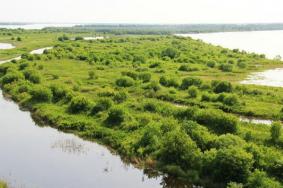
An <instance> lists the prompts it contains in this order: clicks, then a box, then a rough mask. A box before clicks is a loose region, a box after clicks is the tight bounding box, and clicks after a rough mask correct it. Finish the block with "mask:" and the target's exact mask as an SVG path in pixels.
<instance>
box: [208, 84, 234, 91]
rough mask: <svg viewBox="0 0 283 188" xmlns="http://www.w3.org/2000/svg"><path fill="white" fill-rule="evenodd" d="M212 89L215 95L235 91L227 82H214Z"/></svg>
mask: <svg viewBox="0 0 283 188" xmlns="http://www.w3.org/2000/svg"><path fill="white" fill-rule="evenodd" d="M212 88H213V91H214V92H215V93H223V92H227V93H229V92H232V90H233V87H232V84H231V83H230V82H227V81H214V82H212Z"/></svg>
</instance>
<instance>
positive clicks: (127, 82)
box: [116, 77, 134, 87]
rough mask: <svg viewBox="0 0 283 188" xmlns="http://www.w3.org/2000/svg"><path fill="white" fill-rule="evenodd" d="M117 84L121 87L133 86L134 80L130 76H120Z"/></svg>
mask: <svg viewBox="0 0 283 188" xmlns="http://www.w3.org/2000/svg"><path fill="white" fill-rule="evenodd" d="M116 85H117V86H119V87H131V86H133V85H134V80H133V79H132V78H128V77H123V78H119V79H118V80H116Z"/></svg>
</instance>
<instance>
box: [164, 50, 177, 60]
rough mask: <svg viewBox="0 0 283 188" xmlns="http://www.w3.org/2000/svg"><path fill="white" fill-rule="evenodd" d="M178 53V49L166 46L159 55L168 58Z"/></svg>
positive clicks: (172, 57)
mask: <svg viewBox="0 0 283 188" xmlns="http://www.w3.org/2000/svg"><path fill="white" fill-rule="evenodd" d="M178 55H179V53H178V51H177V50H176V49H174V48H166V49H165V50H163V51H162V52H161V57H169V58H170V59H174V58H176V57H177V56H178Z"/></svg>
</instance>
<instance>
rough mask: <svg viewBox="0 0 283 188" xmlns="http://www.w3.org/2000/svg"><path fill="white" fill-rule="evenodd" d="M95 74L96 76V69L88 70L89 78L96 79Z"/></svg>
mask: <svg viewBox="0 0 283 188" xmlns="http://www.w3.org/2000/svg"><path fill="white" fill-rule="evenodd" d="M94 76H95V74H94V71H89V72H88V77H89V79H94Z"/></svg>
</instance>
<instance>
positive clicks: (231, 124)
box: [194, 109, 239, 134]
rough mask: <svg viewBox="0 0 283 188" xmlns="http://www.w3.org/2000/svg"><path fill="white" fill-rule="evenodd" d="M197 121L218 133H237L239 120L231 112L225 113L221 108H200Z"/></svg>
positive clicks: (196, 115)
mask: <svg viewBox="0 0 283 188" xmlns="http://www.w3.org/2000/svg"><path fill="white" fill-rule="evenodd" d="M194 118H195V119H196V121H197V122H198V123H200V124H202V125H205V126H207V127H209V128H210V129H212V130H214V131H215V132H216V133H219V134H225V133H236V132H237V127H238V122H239V120H238V119H237V118H236V117H235V116H233V115H230V114H225V113H224V112H222V111H220V110H212V109H207V110H199V111H198V112H197V113H196V114H195V117H194Z"/></svg>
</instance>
